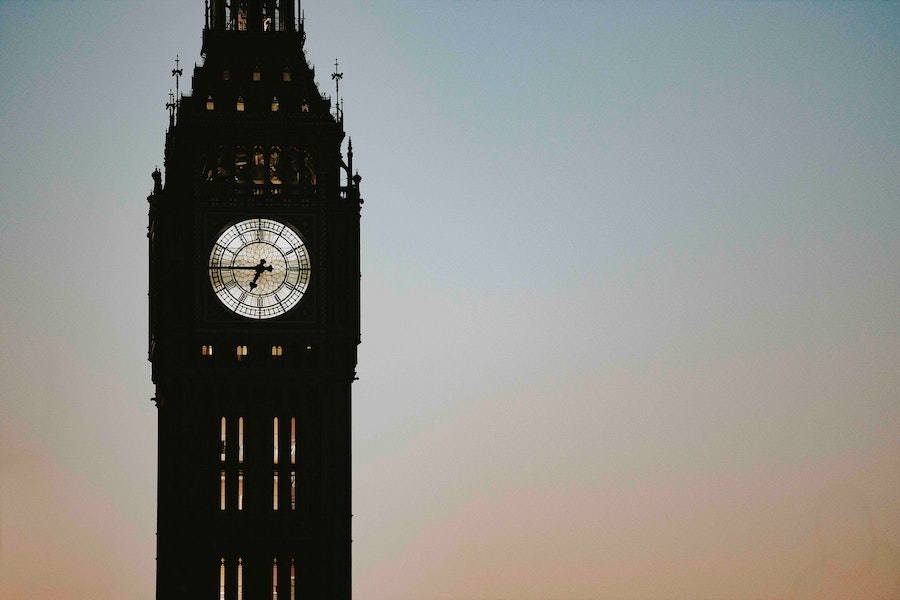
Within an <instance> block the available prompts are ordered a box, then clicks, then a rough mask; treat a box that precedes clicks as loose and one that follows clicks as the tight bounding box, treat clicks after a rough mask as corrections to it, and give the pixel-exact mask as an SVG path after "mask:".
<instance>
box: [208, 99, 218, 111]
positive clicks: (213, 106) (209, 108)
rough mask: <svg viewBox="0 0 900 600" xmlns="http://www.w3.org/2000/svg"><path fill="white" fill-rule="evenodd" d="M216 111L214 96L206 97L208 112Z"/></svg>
mask: <svg viewBox="0 0 900 600" xmlns="http://www.w3.org/2000/svg"><path fill="white" fill-rule="evenodd" d="M215 109H216V103H215V102H213V99H212V96H207V97H206V110H215Z"/></svg>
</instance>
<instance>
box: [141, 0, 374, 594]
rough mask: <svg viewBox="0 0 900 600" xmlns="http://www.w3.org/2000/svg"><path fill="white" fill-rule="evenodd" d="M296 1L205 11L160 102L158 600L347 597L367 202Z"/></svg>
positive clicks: (239, 2) (153, 287) (153, 302)
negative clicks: (173, 84)
mask: <svg viewBox="0 0 900 600" xmlns="http://www.w3.org/2000/svg"><path fill="white" fill-rule="evenodd" d="M296 2H297V0H230V1H227V2H226V0H207V2H206V22H205V27H204V30H203V45H202V64H200V65H199V66H195V67H194V70H193V74H192V86H191V91H190V93H189V94H186V95H184V96H181V97H178V95H177V94H176V95H175V96H173V98H172V100H171V102H170V103H169V110H170V113H169V128H168V131H167V133H166V148H165V173H160V172H159V171H158V170H157V171H156V172H154V174H153V179H154V185H153V192H152V194H151V195H150V196H149V198H148V200H149V203H150V212H149V217H150V223H149V229H148V237H149V244H150V294H149V297H150V345H149V359H150V361H151V362H152V376H153V382H154V384H155V386H156V395H155V398H154V400H155V402H156V405H157V408H158V424H159V449H158V499H157V507H158V508H157V571H156V572H157V576H156V579H157V592H156V595H157V599H158V600H175V599H182V598H185V599H187V598H190V599H191V600H199V599H204V598H207V599H218V600H243V599H245V598H246V599H247V600H250V599H252V598H257V597H258V598H272V599H278V600H299V599H301V598H329V599H332V598H345V599H348V598H350V590H351V588H350V565H351V563H350V542H351V526H350V517H351V515H350V510H351V501H350V499H351V495H350V489H351V462H350V448H351V440H350V409H351V400H350V398H351V385H352V383H353V381H354V379H355V370H356V349H357V345H358V344H359V341H360V326H359V281H360V264H359V247H360V246H359V239H360V237H359V236H360V232H359V222H360V208H361V205H362V199H361V197H360V193H359V182H360V177H359V176H358V175H357V174H356V173H355V172H354V171H353V150H352V145H351V143H350V142H347V143H346V158H345V155H344V153H343V149H344V147H345V145H344V129H343V112H342V107H341V105H340V103H339V99H337V98H335V102H333V103H332V101H331V100H330V99H329V98H328V97H326V96H325V95H323V94H322V93H321V92H320V90H319V89H318V87H317V84H316V79H315V71H314V69H313V68H312V66H310V64H309V62H308V61H307V59H306V55H305V51H304V47H303V44H304V40H305V33H304V27H303V20H302V19H298V16H299V15H298V11H297V7H296ZM198 8H199V7H198ZM181 74H182V71H181V70H180V69H177V68H176V70H175V71H173V75H176V77H177V76H180V75H181ZM332 78H333V79H336V80H337V81H338V82H339V80H340V74H339V73H336V72H335V73H334V74H333V75H332Z"/></svg>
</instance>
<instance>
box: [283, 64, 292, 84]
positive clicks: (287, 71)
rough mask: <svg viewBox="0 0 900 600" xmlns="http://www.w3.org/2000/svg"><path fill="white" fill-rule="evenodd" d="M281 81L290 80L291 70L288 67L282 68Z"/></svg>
mask: <svg viewBox="0 0 900 600" xmlns="http://www.w3.org/2000/svg"><path fill="white" fill-rule="evenodd" d="M281 80H282V81H290V80H291V70H290V69H289V68H288V67H285V68H284V72H283V73H282V74H281Z"/></svg>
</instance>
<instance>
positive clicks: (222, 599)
mask: <svg viewBox="0 0 900 600" xmlns="http://www.w3.org/2000/svg"><path fill="white" fill-rule="evenodd" d="M219 600H225V558H224V557H223V558H222V559H221V560H220V561H219Z"/></svg>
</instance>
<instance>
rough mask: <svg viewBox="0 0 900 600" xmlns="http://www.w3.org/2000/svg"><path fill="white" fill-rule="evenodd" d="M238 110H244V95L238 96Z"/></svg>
mask: <svg viewBox="0 0 900 600" xmlns="http://www.w3.org/2000/svg"><path fill="white" fill-rule="evenodd" d="M237 110H238V112H244V97H243V96H238V99H237Z"/></svg>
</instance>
